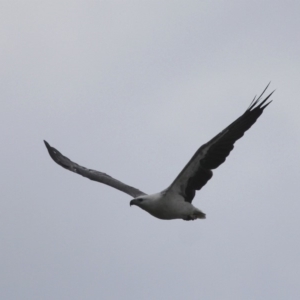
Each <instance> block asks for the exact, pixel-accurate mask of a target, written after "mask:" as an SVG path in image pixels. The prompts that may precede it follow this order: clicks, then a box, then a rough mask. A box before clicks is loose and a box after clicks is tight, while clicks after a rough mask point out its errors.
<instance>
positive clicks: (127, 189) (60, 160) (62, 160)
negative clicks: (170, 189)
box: [44, 141, 146, 198]
mask: <svg viewBox="0 0 300 300" xmlns="http://www.w3.org/2000/svg"><path fill="white" fill-rule="evenodd" d="M44 143H45V145H46V147H47V149H48V152H49V154H50V156H51V158H52V159H53V160H54V161H55V162H56V163H57V164H59V165H60V166H62V167H63V168H65V169H67V170H69V171H72V172H74V173H77V174H80V175H82V176H84V177H87V178H89V179H91V180H94V181H98V182H101V183H104V184H107V185H109V186H111V187H113V188H115V189H117V190H120V191H122V192H124V193H126V194H128V195H130V196H132V197H134V198H136V197H138V196H142V195H146V194H145V193H143V192H141V191H140V190H138V189H136V188H134V187H132V186H129V185H127V184H125V183H123V182H121V181H119V180H117V179H115V178H113V177H111V176H109V175H107V174H105V173H102V172H99V171H95V170H91V169H87V168H85V167H82V166H80V165H78V164H76V163H74V162H73V161H71V160H70V159H69V158H67V157H66V156H64V155H62V154H61V153H60V152H59V151H58V150H56V149H55V148H53V147H51V146H50V145H49V144H48V143H47V142H46V141H44Z"/></svg>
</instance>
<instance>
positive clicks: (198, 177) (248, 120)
mask: <svg viewBox="0 0 300 300" xmlns="http://www.w3.org/2000/svg"><path fill="white" fill-rule="evenodd" d="M268 86H269V85H268ZM268 86H267V87H266V88H265V89H264V91H263V92H262V94H261V95H260V96H259V97H258V99H255V98H254V99H253V101H252V102H251V104H250V106H249V108H248V109H247V110H246V111H245V113H244V114H243V115H241V116H240V117H239V118H238V119H237V120H235V121H234V122H233V123H231V124H230V125H229V126H228V127H226V128H225V129H224V130H223V131H221V132H220V133H219V134H218V135H216V136H215V137H214V138H213V139H212V140H210V141H209V142H208V143H206V144H204V145H203V146H201V147H200V148H199V149H198V151H197V152H196V153H195V154H194V156H193V157H192V158H191V160H190V161H189V162H188V164H187V165H186V166H185V167H184V169H183V170H182V171H181V173H180V174H179V175H178V176H177V178H176V179H175V180H174V182H173V183H172V184H171V186H170V187H169V188H168V189H167V190H166V192H167V193H168V192H172V193H173V192H175V193H178V194H180V195H182V196H183V197H184V198H185V201H187V202H190V203H191V202H192V200H193V199H194V196H195V193H196V190H200V189H201V188H202V187H203V186H204V185H205V184H206V183H207V181H208V180H210V179H211V177H212V176H213V172H212V171H211V170H213V169H216V168H217V167H218V166H219V165H221V164H222V163H223V162H224V161H225V160H226V157H227V156H228V155H229V153H230V152H231V150H232V149H233V147H234V146H233V145H234V143H235V142H236V141H237V140H238V139H240V138H241V137H242V136H243V135H244V133H245V132H246V131H247V130H248V129H249V128H250V127H251V126H252V125H253V124H254V123H255V122H256V120H257V118H258V117H259V116H260V115H261V114H262V113H263V110H264V109H265V108H266V107H267V106H268V105H269V104H270V103H271V102H272V101H269V102H267V100H268V99H269V98H270V97H271V95H272V94H273V92H274V91H273V92H272V93H271V94H270V95H268V96H267V97H266V98H265V99H264V100H263V101H261V102H260V100H261V97H262V95H263V94H264V92H265V91H266V89H267V88H268ZM259 102H260V103H259Z"/></svg>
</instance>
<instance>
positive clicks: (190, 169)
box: [44, 85, 274, 221]
mask: <svg viewBox="0 0 300 300" xmlns="http://www.w3.org/2000/svg"><path fill="white" fill-rule="evenodd" d="M268 86H269V85H268ZM268 86H267V87H266V88H265V89H264V91H263V92H262V93H261V95H260V96H259V97H258V98H257V99H256V97H254V99H253V101H252V102H251V104H250V106H249V108H248V109H247V110H246V111H245V112H244V114H242V115H241V116H240V117H239V118H238V119H236V120H235V121H234V122H233V123H231V124H230V125H229V126H228V127H226V128H225V129H224V130H223V131H221V132H220V133H219V134H217V135H216V136H215V137H214V138H213V139H211V140H210V141H209V142H207V143H206V144H204V145H202V146H201V147H200V148H199V149H198V150H197V152H196V153H195V154H194V156H193V157H192V158H191V160H190V161H189V162H188V163H187V165H186V166H185V167H184V168H183V170H182V171H181V172H180V173H179V175H178V176H177V177H176V178H175V180H174V181H173V182H172V183H171V185H170V186H169V187H168V188H166V189H165V190H163V191H162V192H159V193H156V194H151V195H147V194H146V193H144V192H142V191H140V190H139V189H137V188H134V187H132V186H129V185H127V184H125V183H123V182H121V181H119V180H117V179H115V178H113V177H111V176H109V175H107V174H105V173H102V172H99V171H95V170H91V169H87V168H85V167H82V166H80V165H78V164H77V163H75V162H73V161H71V160H70V159H69V158H67V157H66V156H64V155H62V154H61V153H60V152H59V151H58V150H56V149H55V148H53V147H51V146H50V145H49V144H48V143H47V142H46V141H44V143H45V145H46V147H47V149H48V152H49V154H50V156H51V157H52V159H53V160H54V161H55V162H56V163H57V164H59V165H60V166H62V167H63V168H65V169H67V170H69V171H72V172H74V173H77V174H80V175H82V176H84V177H87V178H89V179H91V180H94V181H98V182H101V183H104V184H106V185H109V186H111V187H113V188H115V189H118V190H120V191H122V192H124V193H126V194H129V195H130V196H132V197H133V198H134V199H133V200H131V201H130V206H131V205H136V206H138V207H140V208H142V209H143V210H145V211H147V212H148V213H149V214H151V215H152V216H154V217H156V218H159V219H163V220H172V219H183V220H186V221H190V220H196V219H205V214H204V213H203V212H202V211H201V210H200V209H198V208H196V207H195V206H193V205H192V201H193V199H194V197H195V194H196V191H199V190H200V189H201V188H202V187H203V186H204V185H205V184H206V183H207V182H208V181H209V180H210V179H211V178H212V176H213V172H212V170H214V169H216V168H217V167H219V166H220V165H221V164H222V163H223V162H224V161H225V160H226V157H227V156H228V155H229V153H230V152H231V151H232V149H233V148H234V143H235V142H236V141H237V140H238V139H240V138H241V137H242V136H243V135H244V133H245V132H246V131H247V130H248V129H249V128H250V127H251V126H252V125H253V124H254V123H255V122H256V120H257V119H258V117H259V116H260V115H261V114H262V113H263V111H264V109H265V108H266V107H267V106H268V105H269V104H270V103H271V102H272V101H269V102H268V99H269V98H270V97H271V95H272V94H273V93H274V91H273V92H272V93H271V94H269V95H268V96H267V97H266V98H265V99H264V100H261V99H262V96H263V94H264V93H265V91H266V89H267V88H268Z"/></svg>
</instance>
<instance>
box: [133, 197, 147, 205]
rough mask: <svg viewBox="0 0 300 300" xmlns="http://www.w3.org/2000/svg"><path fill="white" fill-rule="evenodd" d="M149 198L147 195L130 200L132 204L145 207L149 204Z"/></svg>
mask: <svg viewBox="0 0 300 300" xmlns="http://www.w3.org/2000/svg"><path fill="white" fill-rule="evenodd" d="M146 202H147V199H145V197H142V196H141V197H137V198H134V199H133V200H131V201H130V206H131V205H136V206H139V207H140V208H144V207H145V206H146V205H147V204H146Z"/></svg>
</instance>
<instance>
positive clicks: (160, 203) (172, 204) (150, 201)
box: [130, 191, 205, 221]
mask: <svg viewBox="0 0 300 300" xmlns="http://www.w3.org/2000/svg"><path fill="white" fill-rule="evenodd" d="M140 199H142V201H140ZM130 205H137V206H139V207H140V208H142V209H144V210H145V211H147V212H148V213H149V214H151V215H152V216H154V217H156V218H158V219H162V220H173V219H183V220H186V221H189V220H195V219H205V214H204V213H203V212H202V211H200V210H199V209H198V208H196V207H194V206H193V205H192V204H191V203H189V202H186V201H185V200H184V198H183V197H182V196H181V195H179V194H177V193H166V192H165V191H163V192H160V193H156V194H152V195H146V196H140V197H137V198H136V199H133V200H132V201H131V202H130Z"/></svg>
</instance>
